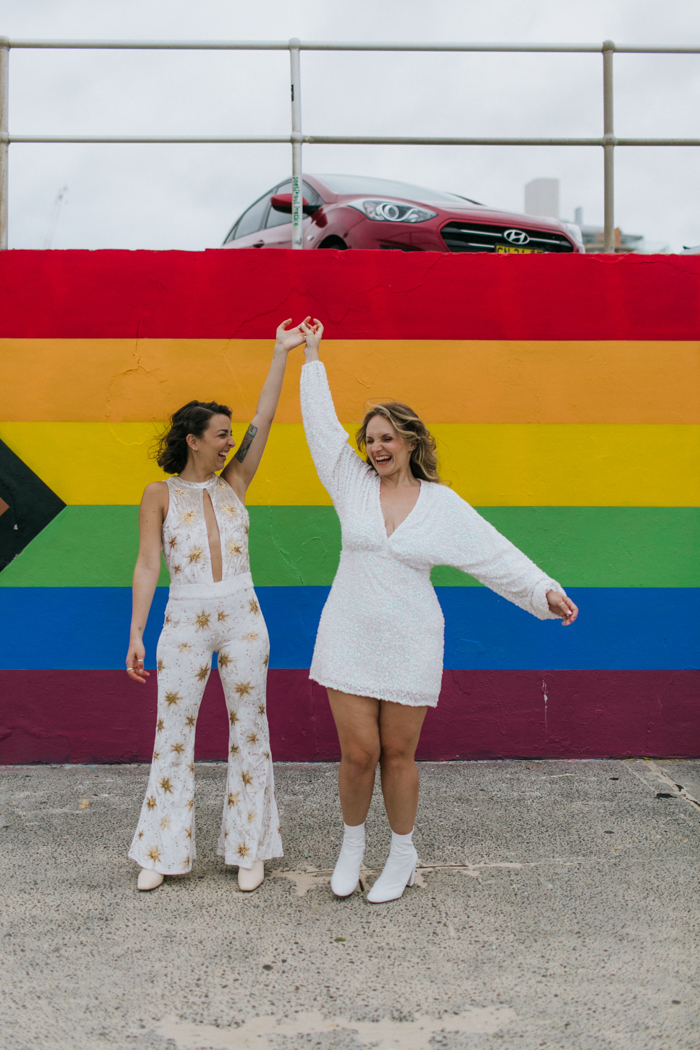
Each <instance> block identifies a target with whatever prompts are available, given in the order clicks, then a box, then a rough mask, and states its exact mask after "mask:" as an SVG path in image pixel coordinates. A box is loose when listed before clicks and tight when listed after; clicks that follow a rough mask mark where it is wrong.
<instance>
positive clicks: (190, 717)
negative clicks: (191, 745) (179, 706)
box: [185, 715, 197, 729]
mask: <svg viewBox="0 0 700 1050" xmlns="http://www.w3.org/2000/svg"><path fill="white" fill-rule="evenodd" d="M196 724H197V719H196V718H195V716H194V715H188V716H187V718H186V719H185V725H186V726H189V728H190V729H194V727H195V725H196Z"/></svg>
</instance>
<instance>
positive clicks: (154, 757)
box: [153, 751, 160, 762]
mask: <svg viewBox="0 0 700 1050" xmlns="http://www.w3.org/2000/svg"><path fill="white" fill-rule="evenodd" d="M159 758H160V751H154V752H153V761H154V762H157V761H158V759H159Z"/></svg>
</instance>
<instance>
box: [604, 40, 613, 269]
mask: <svg viewBox="0 0 700 1050" xmlns="http://www.w3.org/2000/svg"><path fill="white" fill-rule="evenodd" d="M614 53H615V45H614V43H613V42H612V40H605V41H604V42H603V217H604V218H603V251H604V252H614V251H615V131H614V112H613V54H614Z"/></svg>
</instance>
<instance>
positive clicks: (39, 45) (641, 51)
mask: <svg viewBox="0 0 700 1050" xmlns="http://www.w3.org/2000/svg"><path fill="white" fill-rule="evenodd" d="M11 48H17V49H19V48H23V49H46V48H50V49H60V50H103V51H288V52H289V57H290V90H291V103H292V120H291V132H290V134H289V135H216V136H211V135H210V136H194V135H186V136H179V137H174V136H162V137H157V136H156V137H154V136H150V135H149V136H142V135H98V136H96V135H14V134H13V135H10V133H9V128H8V94H9V53H10V49H11ZM302 51H387V52H388V51H408V52H425V51H446V52H499V53H513V52H516V53H517V52H522V53H547V54H566V53H577V54H582V53H592V54H596V53H597V54H602V57H603V134H602V136H599V137H594V138H560V137H557V138H483V137H461V136H449V137H445V136H440V137H430V136H424V135H419V136H402V135H401V136H399V135H395V136H391V135H305V134H303V132H302V128H301V63H300V57H301V52H302ZM616 52H617V53H618V54H633V55H697V54H700V47H653V46H649V47H647V46H642V45H627V44H625V45H621V44H615V43H613V41H612V40H605V41H604V42H603V43H602V44H451V43H433V44H413V43H404V44H400V43H399V44H390V43H386V44H382V43H378V44H375V43H354V42H348V43H339V42H337V41H302V40H298V39H297V38H296V37H293V38H292V39H291V40H286V41H285V40H232V41H226V40H221V41H218V40H173V41H167V40H160V41H157V40H10V39H8V38H7V37H0V250H1V249H4V248H7V211H8V206H7V205H8V202H7V196H8V160H9V145H10V143H12V142H16V143H42V142H56V143H206V144H212V143H288V144H290V145H291V147H292V228H293V233H292V247H293V248H300V249H301V248H303V246H304V243H303V239H302V227H301V224H302V220H303V213H302V190H301V174H302V167H301V147H302V144H303V143H304V142H306V143H309V144H326V145H338V144H362V145H373V146H375V145H402V146H601V147H602V149H603V186H604V191H603V192H604V218H605V221H604V236H603V251H605V252H614V251H615V170H614V157H615V149H616V147H618V146H700V139H689V138H653V139H650V138H616V136H615V133H614V117H613V114H614V110H613V55H614V54H615V53H616Z"/></svg>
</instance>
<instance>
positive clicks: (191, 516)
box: [180, 508, 197, 525]
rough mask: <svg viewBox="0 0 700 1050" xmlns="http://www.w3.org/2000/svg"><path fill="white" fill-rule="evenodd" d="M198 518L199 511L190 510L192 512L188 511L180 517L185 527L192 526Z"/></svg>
mask: <svg viewBox="0 0 700 1050" xmlns="http://www.w3.org/2000/svg"><path fill="white" fill-rule="evenodd" d="M196 517H197V511H196V510H192V509H191V508H190V510H186V511H185V513H184V514H181V515H180V521H181V522H182V524H183V525H191V524H192V522H193V521H194V520H195V519H196Z"/></svg>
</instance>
